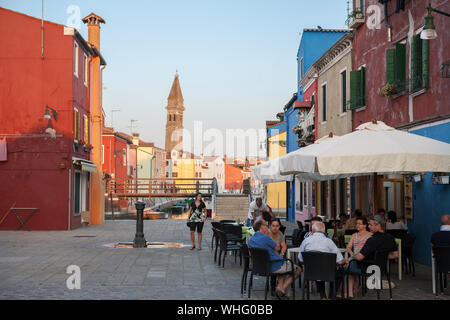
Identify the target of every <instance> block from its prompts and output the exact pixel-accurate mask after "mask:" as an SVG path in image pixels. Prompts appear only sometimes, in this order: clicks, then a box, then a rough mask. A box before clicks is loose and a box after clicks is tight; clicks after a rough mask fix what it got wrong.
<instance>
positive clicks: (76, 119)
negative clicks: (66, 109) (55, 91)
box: [73, 108, 81, 140]
mask: <svg viewBox="0 0 450 320" xmlns="http://www.w3.org/2000/svg"><path fill="white" fill-rule="evenodd" d="M80 127H81V123H80V113H79V112H78V109H77V108H73V138H74V139H75V140H80V139H81V132H80V131H81V130H80Z"/></svg>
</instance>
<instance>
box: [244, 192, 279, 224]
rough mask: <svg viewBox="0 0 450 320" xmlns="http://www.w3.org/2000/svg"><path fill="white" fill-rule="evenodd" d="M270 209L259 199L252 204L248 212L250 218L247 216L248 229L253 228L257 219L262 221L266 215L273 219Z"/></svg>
mask: <svg viewBox="0 0 450 320" xmlns="http://www.w3.org/2000/svg"><path fill="white" fill-rule="evenodd" d="M270 211H271V210H270V209H269V207H268V206H267V205H266V204H265V203H263V201H262V198H261V197H258V198H256V200H255V201H253V202H252V203H250V208H249V210H248V216H247V227H251V226H253V223H254V222H255V221H256V220H257V219H260V218H261V219H262V218H263V214H264V213H268V214H270V216H271V217H273V214H272V212H270Z"/></svg>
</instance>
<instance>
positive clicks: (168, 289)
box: [0, 219, 450, 300]
mask: <svg viewBox="0 0 450 320" xmlns="http://www.w3.org/2000/svg"><path fill="white" fill-rule="evenodd" d="M290 228H292V225H289V226H288V231H287V232H288V234H289V232H290V231H289V229H290ZM135 230H136V224H135V222H134V221H129V220H116V221H106V223H105V225H101V226H88V227H83V228H80V229H77V230H73V231H35V232H27V231H2V232H1V233H0V299H170V300H178V299H187V300H190V299H200V300H201V299H207V300H240V299H247V298H246V297H241V295H240V281H241V275H242V269H241V267H240V266H239V259H238V260H237V263H236V264H235V263H234V258H233V257H231V256H228V257H227V260H226V264H225V269H222V268H220V267H218V266H217V265H215V264H214V261H213V254H212V253H211V251H210V245H211V225H210V223H209V222H207V223H206V224H205V227H204V238H203V250H202V251H197V250H195V251H190V250H189V248H190V238H189V231H188V229H187V227H186V222H185V220H184V219H180V220H151V221H150V220H146V221H145V225H144V231H145V237H146V239H147V241H149V242H171V243H181V244H184V246H183V247H181V248H177V247H169V248H151V249H150V248H145V249H134V248H114V247H108V246H107V245H111V244H113V243H117V242H129V241H132V240H133V238H134V234H135ZM69 265H77V266H79V267H80V269H81V289H80V290H76V289H75V290H69V289H68V288H67V286H66V280H67V279H68V277H69V276H70V275H69V274H67V273H66V268H67V267H68V266H69ZM394 269H395V270H394V271H393V276H392V279H393V282H394V283H395V285H396V288H395V289H393V298H394V299H439V300H441V299H447V300H448V299H449V298H450V296H447V295H440V296H439V297H435V296H434V295H432V293H431V272H430V268H428V267H425V266H421V265H418V264H416V277H415V278H412V277H411V276H409V275H404V280H403V281H398V277H397V273H396V268H394ZM264 282H265V281H264V280H263V279H256V280H255V281H254V287H255V289H256V291H254V292H252V299H263V298H264V291H263V289H264ZM296 295H297V298H298V299H300V298H301V291H300V289H298V285H297V291H296ZM387 297H388V295H387V292H383V293H382V298H384V299H385V298H387ZM311 298H312V299H317V298H318V296H317V295H316V294H314V295H312V296H311ZM271 299H275V298H274V297H273V298H271ZM364 299H376V294H375V293H374V292H369V295H368V296H366V297H365V298H364Z"/></svg>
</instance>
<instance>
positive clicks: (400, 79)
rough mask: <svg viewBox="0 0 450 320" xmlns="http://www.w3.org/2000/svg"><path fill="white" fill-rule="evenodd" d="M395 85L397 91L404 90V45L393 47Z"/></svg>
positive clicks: (398, 44)
mask: <svg viewBox="0 0 450 320" xmlns="http://www.w3.org/2000/svg"><path fill="white" fill-rule="evenodd" d="M394 64H395V72H394V73H395V83H396V85H397V88H398V89H399V91H403V90H404V89H405V82H406V44H401V43H397V44H396V45H395V63H394Z"/></svg>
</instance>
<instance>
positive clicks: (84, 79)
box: [83, 55, 89, 87]
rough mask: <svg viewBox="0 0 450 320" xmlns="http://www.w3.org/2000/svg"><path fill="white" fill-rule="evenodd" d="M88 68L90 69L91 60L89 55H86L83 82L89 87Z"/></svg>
mask: <svg viewBox="0 0 450 320" xmlns="http://www.w3.org/2000/svg"><path fill="white" fill-rule="evenodd" d="M88 70H89V60H88V57H87V55H84V73H83V82H84V85H85V86H86V87H87V85H88Z"/></svg>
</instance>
